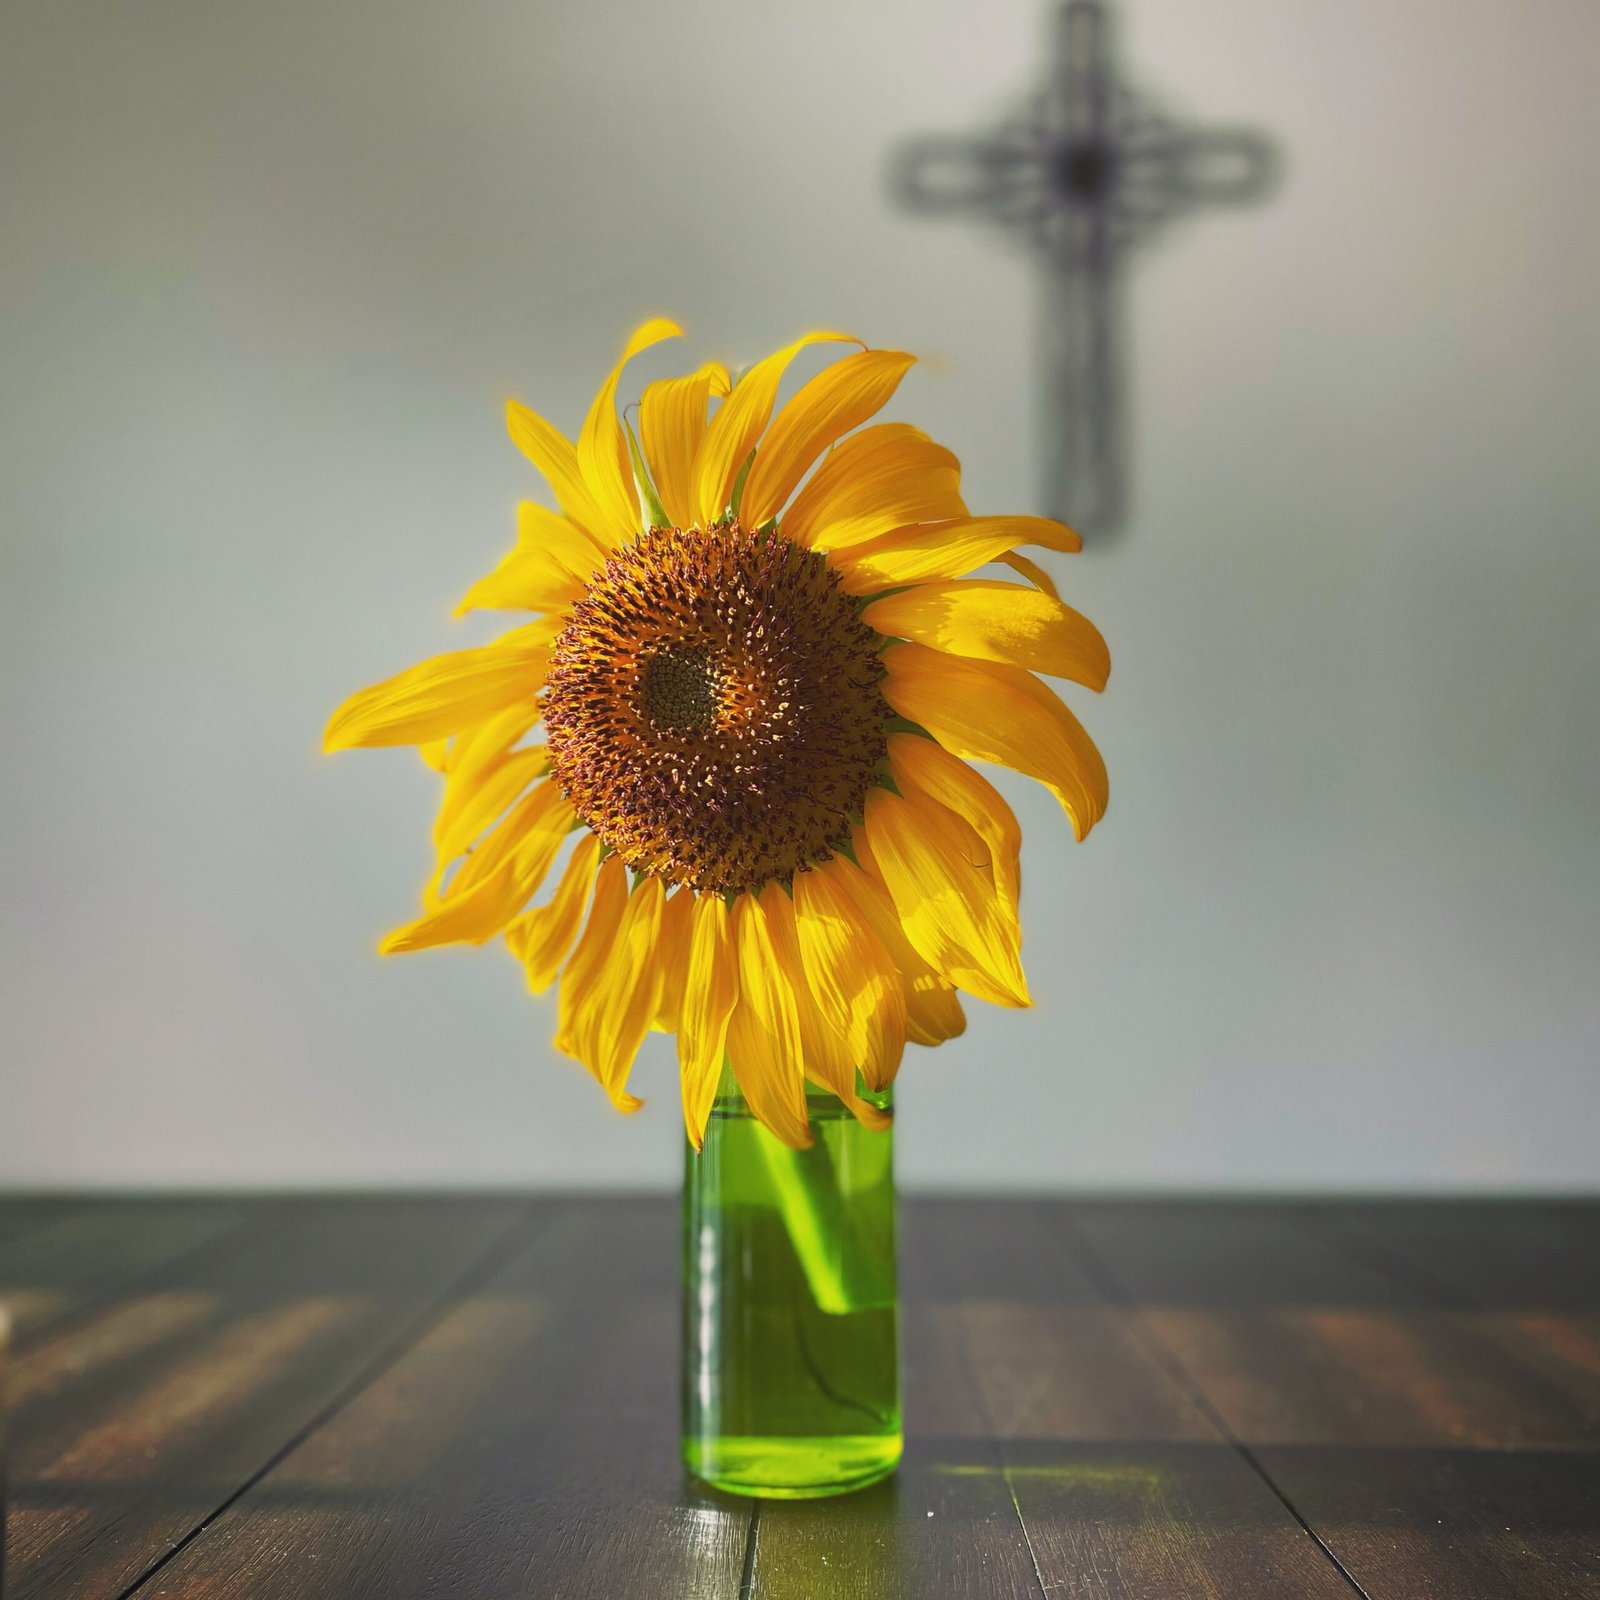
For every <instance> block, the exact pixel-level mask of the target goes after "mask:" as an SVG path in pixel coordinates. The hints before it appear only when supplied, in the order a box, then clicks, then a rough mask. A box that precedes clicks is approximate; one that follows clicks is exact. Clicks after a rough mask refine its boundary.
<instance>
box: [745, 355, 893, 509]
mask: <svg viewBox="0 0 1600 1600" xmlns="http://www.w3.org/2000/svg"><path fill="white" fill-rule="evenodd" d="M916 359H917V358H916V357H915V356H909V355H907V354H905V352H904V351H902V350H862V351H859V352H858V353H857V354H855V355H850V356H846V357H844V359H843V360H842V361H835V362H834V363H833V365H832V366H830V367H825V368H824V369H823V370H822V371H821V372H819V373H818V374H817V375H816V377H814V378H813V379H811V381H810V382H809V383H807V384H805V385H804V386H803V387H802V388H801V389H800V391H799V393H798V394H796V395H795V397H794V398H793V399H792V400H791V401H790V402H789V403H788V404H787V405H786V406H785V407H784V408H783V410H782V411H780V412H779V413H778V415H777V416H776V417H775V418H774V419H773V423H772V426H771V427H770V428H769V429H768V430H767V435H766V437H765V438H764V439H763V440H762V441H761V448H760V449H759V450H758V451H757V453H756V460H755V465H754V466H753V467H751V469H750V477H749V480H748V481H747V482H746V484H745V490H744V505H743V508H742V510H743V514H744V520H745V522H746V523H747V524H748V525H749V526H750V527H752V528H755V527H759V526H760V525H761V524H762V523H763V522H765V521H767V519H768V518H769V517H774V516H776V515H777V514H778V512H779V511H781V510H782V509H783V505H784V502H785V501H786V500H787V499H788V498H789V496H790V495H791V494H793V493H794V488H795V485H796V484H797V483H799V481H800V480H801V478H803V477H804V476H805V474H806V471H807V469H808V468H809V467H810V466H811V464H812V462H814V461H815V460H816V459H817V457H818V456H819V455H821V453H822V452H823V451H824V450H826V449H827V448H828V446H829V445H831V444H832V443H833V441H834V440H835V439H837V438H839V437H840V436H841V435H842V434H846V433H849V431H850V430H851V429H852V428H859V427H860V426H861V424H862V423H863V422H865V421H866V420H867V418H868V417H870V416H872V415H874V414H875V413H876V412H877V411H879V410H880V409H881V408H882V407H883V406H884V405H885V404H886V403H887V401H888V399H889V397H890V396H891V395H892V394H893V393H894V392H895V390H896V389H897V388H898V387H899V386H900V380H901V379H902V378H903V377H904V376H905V375H906V373H907V372H908V371H909V370H910V369H911V365H912V363H913V362H914V361H915V360H916Z"/></svg>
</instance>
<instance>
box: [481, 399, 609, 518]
mask: <svg viewBox="0 0 1600 1600" xmlns="http://www.w3.org/2000/svg"><path fill="white" fill-rule="evenodd" d="M506 431H507V432H508V433H510V435H511V442H512V443H513V444H514V445H516V447H517V448H518V449H519V450H520V451H521V452H522V453H523V455H525V456H526V457H527V458H528V459H529V460H530V461H531V462H532V463H533V464H534V466H536V467H537V468H538V469H539V471H540V472H542V473H543V474H544V476H545V480H546V481H547V482H548V483H549V485H550V487H551V488H552V489H553V490H554V491H555V496H556V502H557V504H559V505H560V507H561V509H562V510H563V511H564V512H566V514H567V515H568V516H569V517H570V518H571V519H572V520H573V521H574V522H575V523H577V524H578V526H579V527H580V528H586V529H587V530H588V531H589V532H590V533H592V534H593V535H594V536H595V538H597V539H599V538H601V537H602V535H603V534H604V531H605V526H606V520H605V517H604V516H603V515H602V514H601V511H600V507H599V506H598V505H597V504H596V502H595V498H594V496H593V495H592V494H590V493H589V486H588V484H586V483H585V482H584V481H583V473H582V471H581V470H580V469H579V466H578V452H577V450H576V449H575V448H574V447H573V444H572V441H571V440H570V439H569V438H567V436H566V435H565V434H564V433H562V432H561V431H560V429H559V428H552V427H551V426H550V424H549V423H548V422H546V421H545V420H544V418H543V417H541V416H540V415H539V413H538V412H537V411H530V410H529V409H528V408H527V407H526V406H525V405H522V404H521V403H520V402H519V401H516V400H508V401H506Z"/></svg>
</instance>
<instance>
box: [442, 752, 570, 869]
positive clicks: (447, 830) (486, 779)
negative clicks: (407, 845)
mask: <svg viewBox="0 0 1600 1600" xmlns="http://www.w3.org/2000/svg"><path fill="white" fill-rule="evenodd" d="M549 766H550V757H549V754H548V752H547V751H546V750H545V749H544V747H543V746H542V745H539V746H535V747H534V748H533V749H530V750H514V751H512V752H511V753H510V754H509V755H506V756H504V757H502V758H501V759H500V760H499V761H498V762H497V763H496V764H495V765H494V766H492V767H491V768H489V769H488V770H487V771H486V772H485V773H484V774H483V777H482V779H481V781H479V782H478V783H477V784H475V785H472V786H470V787H468V786H466V785H458V786H457V792H458V798H456V800H455V803H454V804H453V806H452V808H451V812H450V820H449V822H448V823H447V824H446V825H445V827H444V828H442V829H441V830H439V832H438V833H436V835H435V840H434V849H435V850H436V851H437V853H438V856H439V858H440V860H441V861H453V860H455V858H456V857H457V856H458V855H460V854H461V852H462V851H463V850H465V849H466V848H467V847H468V846H469V845H470V844H471V843H472V841H473V840H474V839H476V838H477V837H478V835H479V834H480V833H482V832H483V831H484V829H485V828H487V827H489V826H490V825H491V824H492V823H493V822H494V821H495V820H496V818H498V817H499V816H500V815H501V814H502V813H503V812H504V811H505V810H506V808H507V807H508V806H510V805H511V804H512V803H513V802H514V801H516V799H517V798H518V796H520V795H521V793H522V791H523V790H524V789H526V788H527V787H528V785H529V784H530V783H532V782H533V781H534V779H535V778H541V777H543V776H544V774H545V772H546V771H548V770H549ZM449 792H450V791H449V787H448V785H447V787H446V794H447V796H448V795H449Z"/></svg>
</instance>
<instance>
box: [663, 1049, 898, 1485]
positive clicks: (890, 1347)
mask: <svg viewBox="0 0 1600 1600" xmlns="http://www.w3.org/2000/svg"><path fill="white" fill-rule="evenodd" d="M870 1098H871V1099H872V1102H873V1104H875V1105H879V1106H881V1107H883V1108H884V1109H885V1110H887V1109H888V1108H889V1096H888V1094H883V1095H874V1096H871V1097H870ZM808 1106H809V1112H810V1118H811V1125H812V1129H813V1131H814V1133H815V1135H816V1139H815V1143H814V1144H813V1145H812V1147H811V1148H810V1149H809V1150H804V1151H796V1150H791V1149H789V1148H788V1147H787V1146H786V1145H785V1144H783V1143H782V1141H781V1140H779V1139H777V1138H775V1137H774V1136H773V1135H772V1134H770V1133H768V1132H767V1130H766V1129H765V1128H763V1127H762V1126H761V1124H760V1123H759V1122H757V1121H756V1119H755V1117H754V1116H753V1115H752V1113H751V1111H750V1108H749V1107H748V1105H746V1103H745V1100H744V1097H743V1096H742V1095H741V1094H740V1093H739V1090H738V1087H737V1085H736V1084H735V1083H734V1081H733V1076H732V1074H731V1073H729V1072H726V1071H725V1072H724V1073H723V1077H722V1083H721V1085H720V1086H719V1088H718V1092H717V1099H716V1103H715V1105H714V1106H713V1107H712V1111H711V1117H710V1120H709V1122H708V1123H707V1125H706V1136H705V1144H704V1147H703V1148H702V1149H701V1151H700V1152H699V1153H698V1154H696V1152H695V1150H694V1148H693V1146H692V1145H691V1146H688V1147H687V1159H686V1161H685V1167H684V1186H683V1287H684V1295H683V1334H684V1349H683V1455H684V1462H685V1464H686V1465H687V1466H688V1468H689V1470H690V1472H692V1473H694V1475H695V1476H696V1477H699V1478H703V1479H704V1480H705V1481H706V1482H708V1483H711V1484H713V1485H715V1486H716V1487H717V1488H719V1489H724V1490H727V1491H729V1492H731V1493H734V1494H746V1495H760V1496H764V1497H768V1498H777V1499H804V1498H809V1497H813V1496H819V1495H829V1494H842V1493H845V1492H846V1491H848V1490H851V1489H860V1488H864V1487H865V1486H866V1485H867V1484H869V1483H874V1482H876V1481H877V1480H878V1479H879V1478H882V1477H885V1476H887V1475H888V1474H889V1473H890V1472H893V1471H894V1468H895V1466H896V1464H897V1463H898V1462H899V1460H900V1448H901V1433H900V1366H899V1306H898V1300H897V1292H896V1279H895V1200H894V1130H893V1129H892V1128H890V1129H889V1130H888V1131H886V1132H880V1133H874V1132H871V1131H869V1130H868V1129H866V1128H864V1127H862V1125H861V1124H860V1123H859V1122H858V1121H857V1120H856V1119H855V1118H854V1117H853V1116H851V1114H850V1113H849V1111H847V1110H846V1109H845V1107H844V1106H843V1105H841V1104H840V1102H839V1101H838V1099H837V1098H835V1097H834V1096H833V1095H828V1094H824V1093H822V1092H820V1091H817V1092H815V1093H813V1094H812V1095H811V1096H810V1098H809V1100H808Z"/></svg>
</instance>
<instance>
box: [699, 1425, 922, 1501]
mask: <svg viewBox="0 0 1600 1600" xmlns="http://www.w3.org/2000/svg"><path fill="white" fill-rule="evenodd" d="M900 1452H901V1436H900V1435H899V1434H898V1433H894V1434H881V1433H871V1434H854V1435H835V1436H831V1437H823V1438H810V1439H807V1438H800V1439H793V1438H790V1439H763V1438H759V1437H751V1436H748V1435H734V1434H722V1435H719V1436H716V1437H714V1438H711V1439H706V1440H700V1439H687V1440H685V1441H684V1446H683V1462H684V1465H685V1466H686V1467H687V1468H688V1469H689V1471H690V1472H692V1473H693V1474H694V1476H695V1477H697V1478H699V1479H701V1480H702V1481H703V1482H705V1483H709V1484H710V1485H711V1487H712V1488H714V1489H721V1490H722V1491H723V1493H724V1494H738V1495H748V1496H752V1497H754V1498H756V1499H760V1500H820V1499H822V1498H823V1497H824V1496H827V1495H834V1494H851V1493H853V1492H854V1491H855V1490H857V1489H865V1488H867V1487H868V1485H870V1484H874V1483H877V1482H879V1481H880V1480H882V1479H884V1478H887V1477H888V1476H889V1474H890V1473H891V1472H893V1471H894V1469H895V1468H896V1467H897V1466H899V1465H900Z"/></svg>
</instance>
